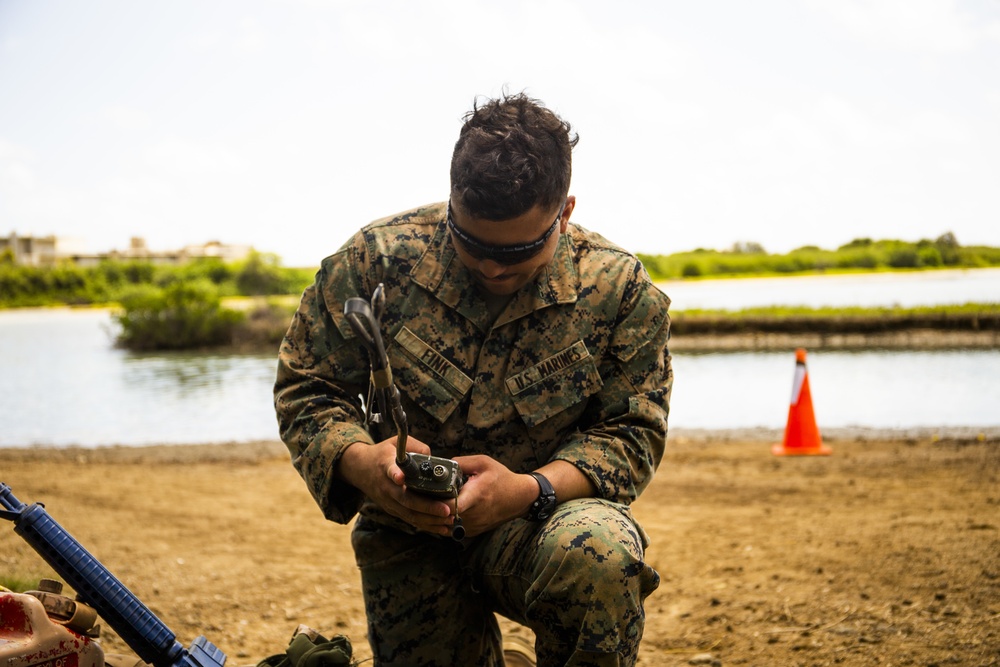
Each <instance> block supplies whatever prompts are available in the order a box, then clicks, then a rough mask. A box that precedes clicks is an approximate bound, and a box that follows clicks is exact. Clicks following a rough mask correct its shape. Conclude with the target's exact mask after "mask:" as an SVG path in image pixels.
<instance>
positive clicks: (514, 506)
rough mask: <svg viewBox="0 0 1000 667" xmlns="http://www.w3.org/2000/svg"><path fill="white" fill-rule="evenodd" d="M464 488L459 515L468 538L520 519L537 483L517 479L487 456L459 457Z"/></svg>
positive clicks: (520, 478) (532, 498)
mask: <svg viewBox="0 0 1000 667" xmlns="http://www.w3.org/2000/svg"><path fill="white" fill-rule="evenodd" d="M455 460H456V461H458V464H459V466H461V468H462V472H463V473H465V485H464V486H462V490H461V492H460V493H459V495H458V512H459V516H460V517H462V526H463V527H464V528H465V533H466V535H468V536H469V537H473V536H475V535H479V534H481V533H485V532H487V531H489V530H493V529H494V528H496V527H497V526H499V525H500V524H502V523H506V522H507V521H510V520H511V519H517V518H519V517H523V516H524V515H525V513H526V512H527V511H528V507H529V506H530V505H531V503H532V502H533V501H534V500H535V498H537V497H538V483H537V482H536V481H535V480H534V479H533V478H532V477H531V476H530V475H519V474H517V473H515V472H513V471H511V470H510V469H509V468H507V466H505V465H504V464H502V463H500V462H499V461H497V460H495V459H492V458H490V457H489V456H482V455H479V456H460V457H458V458H456V459H455Z"/></svg>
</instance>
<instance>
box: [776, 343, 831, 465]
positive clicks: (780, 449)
mask: <svg viewBox="0 0 1000 667" xmlns="http://www.w3.org/2000/svg"><path fill="white" fill-rule="evenodd" d="M771 453H772V454H774V455H775V456H794V455H811V456H819V455H821V456H825V455H827V454H829V453H830V448H829V447H825V446H824V445H823V441H822V439H821V438H820V435H819V428H817V426H816V414H815V413H814V412H813V403H812V394H811V393H810V392H809V374H808V373H807V372H806V351H805V350H804V349H803V348H801V347H800V348H798V349H797V350H795V380H794V381H793V382H792V402H791V404H790V405H789V406H788V424H787V425H786V426H785V441H784V442H783V443H782V444H780V445H774V446H773V447H771Z"/></svg>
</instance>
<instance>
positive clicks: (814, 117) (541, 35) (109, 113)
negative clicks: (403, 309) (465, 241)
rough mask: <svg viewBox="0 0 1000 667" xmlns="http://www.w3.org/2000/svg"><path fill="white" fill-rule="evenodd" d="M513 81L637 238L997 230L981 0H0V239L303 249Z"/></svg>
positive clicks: (339, 239) (341, 227) (313, 256)
mask: <svg viewBox="0 0 1000 667" xmlns="http://www.w3.org/2000/svg"><path fill="white" fill-rule="evenodd" d="M505 86H506V87H507V88H508V89H510V90H511V91H521V90H525V91H526V92H528V93H529V94H530V95H532V96H534V97H537V98H539V99H541V100H542V101H543V102H545V103H546V104H547V105H548V106H550V107H551V108H553V109H554V110H556V111H557V112H558V113H560V114H561V115H562V116H563V117H564V118H565V119H567V120H568V121H569V122H570V123H571V124H572V125H573V127H574V129H575V130H576V131H578V132H579V134H580V143H579V145H578V147H577V149H576V152H575V156H574V174H573V185H572V192H573V194H575V195H577V198H578V205H577V208H576V210H575V211H574V214H573V219H574V221H575V222H577V223H579V224H581V225H583V226H585V227H588V228H590V229H592V230H595V231H598V232H600V233H602V234H604V235H605V236H607V237H608V238H610V239H611V240H613V241H615V242H617V243H619V244H620V245H622V246H624V247H626V248H627V249H629V250H632V251H638V252H647V253H671V252H677V251H681V250H690V249H693V248H696V247H708V248H718V249H725V248H729V247H731V246H732V245H733V243H735V242H738V241H739V242H745V241H754V242H758V243H761V244H762V245H763V246H764V247H765V248H766V249H767V250H769V251H771V252H785V251H788V250H791V249H792V248H795V247H799V246H802V245H819V246H821V247H824V248H835V247H837V246H839V245H841V244H843V243H846V242H848V241H850V240H851V239H853V238H856V237H862V236H867V237H873V238H900V239H905V240H912V241H916V240H918V239H920V238H936V237H937V236H939V235H941V234H942V233H944V232H946V231H952V232H954V233H955V235H956V236H957V238H958V240H959V242H960V243H962V244H963V245H972V244H988V245H994V246H1000V122H998V119H1000V2H998V1H997V0H978V1H973V0H968V1H966V0H961V1H959V0H956V1H948V0H936V1H935V0H798V1H795V0H755V1H754V2H745V1H744V0H718V1H705V2H692V1H691V0H685V1H684V2H672V1H667V0H650V1H648V2H639V1H629V0H615V1H614V2H611V1H609V0H599V1H587V0H584V1H570V0H520V1H519V0H507V1H505V2H487V1H485V0H461V1H450V0H440V1H433V2H432V1H430V0H426V1H421V0H395V1H389V0H371V1H361V0H331V1H320V0H299V1H289V2H276V1H275V2H263V1H253V0H231V1H221V0H213V1H211V2H206V1H203V0H170V1H169V2H168V1H161V2H152V1H141V2H140V1H134V0H127V1H126V0H86V1H84V2H81V1H78V0H0V235H7V234H9V233H11V232H16V233H18V234H21V235H29V234H33V235H49V234H56V235H59V236H69V237H74V238H76V239H79V240H80V242H81V243H82V244H83V246H84V248H85V249H88V250H92V251H99V250H109V249H111V248H124V247H126V246H127V245H128V243H129V238H130V237H132V236H143V237H145V238H146V239H147V243H148V245H149V246H150V247H151V248H153V249H155V250H168V249H174V248H178V247H180V246H183V245H186V244H189V243H201V242H206V241H209V240H219V241H222V242H224V243H234V244H242V243H246V244H252V245H253V246H255V247H256V248H257V249H259V250H262V251H268V252H275V253H277V254H279V255H280V256H281V257H282V259H283V262H284V263H285V264H286V265H294V266H312V265H316V264H318V263H319V261H320V259H321V258H322V257H324V256H325V255H327V254H329V253H331V252H333V251H334V250H336V249H337V248H338V247H339V246H340V245H341V244H342V243H343V242H344V241H345V240H346V239H347V237H348V236H349V235H350V234H351V233H352V232H353V231H355V230H356V229H357V228H358V227H360V226H362V225H363V224H365V223H367V222H369V221H371V220H372V219H375V218H378V217H382V216H384V215H388V214H391V213H395V212H398V211H401V210H405V209H407V208H410V207H413V206H416V205H419V204H424V203H429V202H434V201H441V200H444V199H445V198H446V197H447V194H448V164H449V160H450V156H451V150H452V146H453V145H454V141H455V139H456V138H457V134H458V129H459V127H460V125H461V120H462V116H463V114H464V113H465V112H466V111H467V110H468V108H469V107H470V106H471V104H472V101H473V99H474V98H475V97H476V96H477V95H487V96H494V95H496V94H497V93H499V92H500V91H501V90H502V89H503V88H504V87H505Z"/></svg>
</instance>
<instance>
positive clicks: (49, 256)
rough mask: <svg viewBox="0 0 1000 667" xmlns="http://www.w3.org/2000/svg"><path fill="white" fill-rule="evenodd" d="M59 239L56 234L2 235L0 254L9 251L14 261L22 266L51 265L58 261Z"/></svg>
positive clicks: (13, 233) (14, 233)
mask: <svg viewBox="0 0 1000 667" xmlns="http://www.w3.org/2000/svg"><path fill="white" fill-rule="evenodd" d="M57 248H58V240H57V239H56V237H55V236H42V237H38V236H18V235H17V233H16V232H11V233H10V236H7V237H0V255H2V254H5V253H7V252H9V253H10V254H11V255H13V257H14V263H15V264H19V265H22V266H51V265H52V264H55V263H56V258H57V257H58V253H57Z"/></svg>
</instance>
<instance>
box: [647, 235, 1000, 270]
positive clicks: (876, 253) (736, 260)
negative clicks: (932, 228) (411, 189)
mask: <svg viewBox="0 0 1000 667" xmlns="http://www.w3.org/2000/svg"><path fill="white" fill-rule="evenodd" d="M639 259H641V260H642V263H643V265H644V266H645V267H646V270H647V271H648V272H649V274H650V276H652V278H653V279H654V280H673V279H679V278H705V277H723V276H749V275H789V274H796V273H817V272H827V271H880V270H910V269H936V268H946V267H951V268H982V267H990V266H1000V248H991V247H987V246H962V245H960V244H959V243H958V240H957V239H956V238H955V235H954V234H953V233H951V232H947V233H945V234H942V235H941V236H939V237H938V238H937V239H934V240H930V239H923V240H920V241H917V242H916V243H913V242H908V241H898V240H880V241H875V240H872V239H870V238H857V239H854V240H853V241H851V242H850V243H846V244H844V245H842V246H840V247H839V248H837V249H836V250H823V249H822V248H818V247H816V246H803V247H801V248H796V249H795V250H792V251H791V252H788V253H785V254H770V253H768V252H767V251H766V250H764V248H763V247H762V246H761V245H760V244H758V243H754V242H741V243H736V244H734V245H733V246H732V247H731V248H730V249H729V250H721V251H720V250H708V249H704V248H698V249H696V250H692V251H689V252H679V253H674V254H672V255H645V254H640V255H639Z"/></svg>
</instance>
